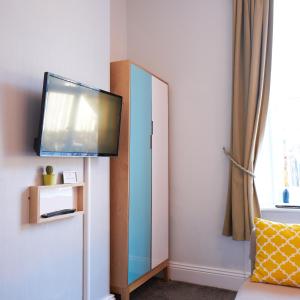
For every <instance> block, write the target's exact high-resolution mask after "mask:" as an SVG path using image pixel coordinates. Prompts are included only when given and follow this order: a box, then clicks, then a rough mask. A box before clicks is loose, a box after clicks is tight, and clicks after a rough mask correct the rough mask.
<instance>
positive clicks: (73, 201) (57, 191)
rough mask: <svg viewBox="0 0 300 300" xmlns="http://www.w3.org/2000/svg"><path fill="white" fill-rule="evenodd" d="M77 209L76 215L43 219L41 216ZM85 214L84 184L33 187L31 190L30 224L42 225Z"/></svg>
mask: <svg viewBox="0 0 300 300" xmlns="http://www.w3.org/2000/svg"><path fill="white" fill-rule="evenodd" d="M66 208H67V209H68V208H70V209H72V208H75V209H76V211H75V212H74V213H70V214H65V215H59V216H54V217H50V218H42V217H41V215H42V214H44V213H47V212H52V211H55V210H60V209H66ZM83 213H84V183H74V184H56V185H41V186H31V187H30V189H29V223H31V224H41V223H48V222H53V221H56V220H61V219H66V218H70V217H74V216H78V215H82V214H83Z"/></svg>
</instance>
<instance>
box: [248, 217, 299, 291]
mask: <svg viewBox="0 0 300 300" xmlns="http://www.w3.org/2000/svg"><path fill="white" fill-rule="evenodd" d="M254 223H255V227H256V258H255V269H254V272H253V275H252V276H251V280H252V281H254V282H266V283H272V284H279V285H287V286H295V287H300V224H282V223H277V222H272V221H268V220H263V219H260V218H255V222H254Z"/></svg>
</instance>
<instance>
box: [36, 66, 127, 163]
mask: <svg viewBox="0 0 300 300" xmlns="http://www.w3.org/2000/svg"><path fill="white" fill-rule="evenodd" d="M50 76H52V77H55V78H57V79H60V80H63V81H66V82H70V83H72V84H76V85H79V86H82V87H85V88H88V89H91V90H93V91H96V92H99V93H104V94H107V95H112V96H115V97H118V98H119V99H120V102H121V109H120V115H119V120H120V122H119V130H118V144H117V151H116V152H115V153H94V152H56V151H41V142H42V134H43V128H44V116H45V107H46V102H47V97H46V95H47V91H48V79H49V77H50ZM122 106H123V98H122V96H120V95H117V94H114V93H111V92H108V91H105V90H101V89H97V88H95V87H92V86H89V85H87V84H84V83H82V82H78V81H75V80H72V79H69V78H66V77H63V76H60V75H57V74H54V73H51V72H45V73H44V81H43V94H42V103H41V113H40V122H39V133H38V137H37V138H36V139H35V142H34V149H35V151H36V154H37V155H38V156H41V157H109V156H118V154H119V144H120V131H121V115H122Z"/></svg>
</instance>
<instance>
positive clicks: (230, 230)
mask: <svg viewBox="0 0 300 300" xmlns="http://www.w3.org/2000/svg"><path fill="white" fill-rule="evenodd" d="M272 31H273V0H233V34H234V40H233V95H232V128H231V153H232V156H233V158H234V159H235V160H236V161H237V162H238V163H239V164H240V165H242V166H243V167H244V168H246V169H247V170H249V171H250V172H252V173H253V172H254V170H255V164H256V160H257V156H258V152H259V149H260V145H261V141H262V138H263V134H264V129H265V124H266V117H267V110H268V102H269V92H270V77H271V55H272V33H273V32H272ZM256 216H260V208H259V203H258V199H257V194H256V190H255V186H254V177H253V176H251V175H249V174H248V173H246V172H244V171H242V170H241V169H239V168H237V166H236V165H234V164H231V167H230V177H229V188H228V198H227V207H226V214H225V221H224V227H223V234H224V235H227V236H232V238H233V239H234V240H249V239H250V233H251V230H252V227H253V218H254V217H256Z"/></svg>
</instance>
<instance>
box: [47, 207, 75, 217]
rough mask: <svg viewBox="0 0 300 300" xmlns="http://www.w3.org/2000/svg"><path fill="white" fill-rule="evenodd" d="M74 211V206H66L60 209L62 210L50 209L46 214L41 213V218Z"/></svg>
mask: <svg viewBox="0 0 300 300" xmlns="http://www.w3.org/2000/svg"><path fill="white" fill-rule="evenodd" d="M75 211H76V209H75V208H72V209H71V208H68V209H62V210H57V211H52V212H49V213H46V214H42V215H41V217H42V218H51V217H55V216H60V215H66V214H72V213H74V212H75Z"/></svg>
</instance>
